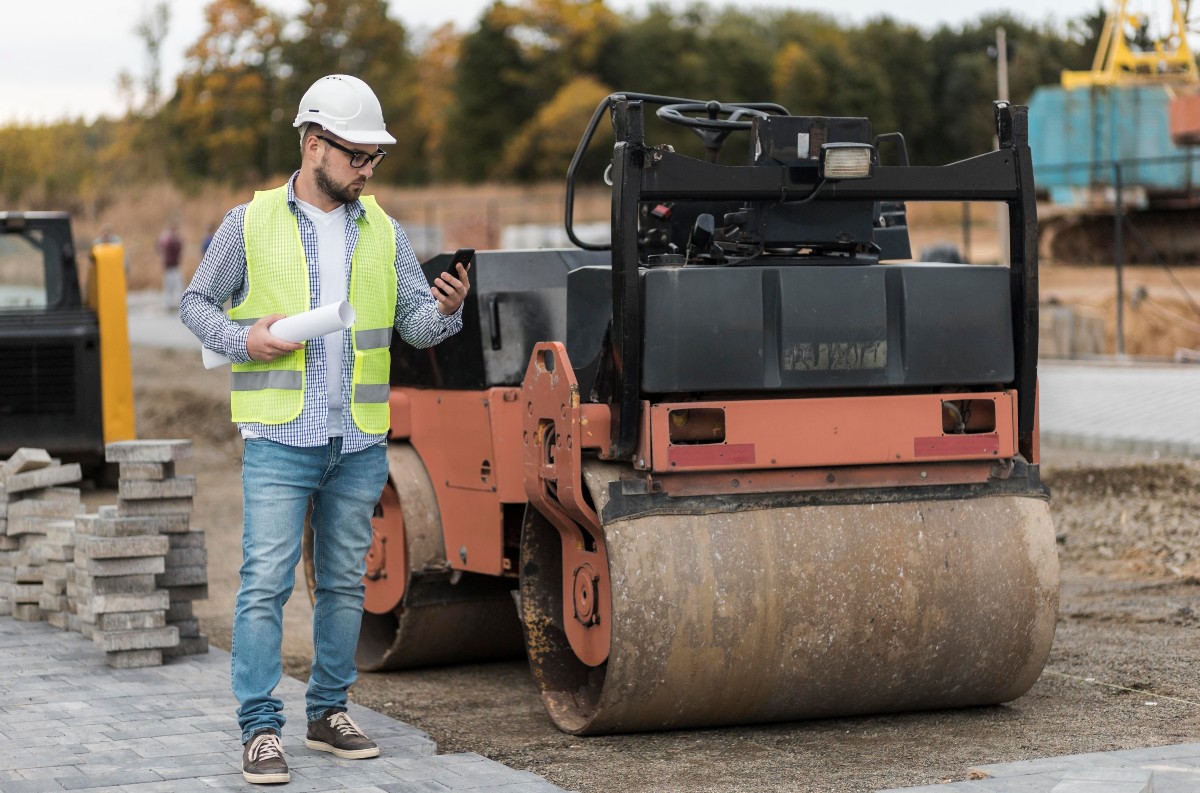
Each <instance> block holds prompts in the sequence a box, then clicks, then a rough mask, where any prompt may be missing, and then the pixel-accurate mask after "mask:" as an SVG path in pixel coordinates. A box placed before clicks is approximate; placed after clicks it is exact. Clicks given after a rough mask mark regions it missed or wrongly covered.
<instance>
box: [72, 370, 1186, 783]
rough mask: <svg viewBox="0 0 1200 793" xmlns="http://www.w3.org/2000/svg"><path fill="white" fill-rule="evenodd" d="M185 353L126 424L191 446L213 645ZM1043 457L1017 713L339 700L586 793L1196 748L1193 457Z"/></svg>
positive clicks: (224, 605)
mask: <svg viewBox="0 0 1200 793" xmlns="http://www.w3.org/2000/svg"><path fill="white" fill-rule="evenodd" d="M193 357H194V355H193V354H191V353H180V352H172V351H164V350H156V349H150V348H143V347H137V348H135V350H134V376H135V390H136V399H137V405H138V422H139V426H138V430H139V434H140V436H141V437H145V438H153V437H159V438H171V437H191V438H192V439H193V440H194V441H195V455H194V459H193V460H192V461H191V463H190V469H191V470H190V471H187V472H190V473H194V474H195V475H196V476H197V479H198V486H199V492H198V495H197V497H196V502H195V514H194V522H195V523H196V525H198V526H202V527H203V528H205V529H206V530H207V532H208V544H209V576H210V598H209V600H208V601H207V602H202V603H198V604H197V612H198V614H199V616H200V617H201V620H202V623H203V625H204V630H205V631H206V632H207V633H208V634H209V636H210V637H211V638H212V640H213V642H214V643H215V644H217V645H218V646H222V647H226V648H227V647H228V636H229V621H230V617H229V615H230V614H231V613H232V603H233V597H234V594H235V591H236V587H237V568H238V565H239V564H240V508H241V507H240V504H241V493H240V478H239V477H240V472H239V469H240V465H239V455H240V444H239V443H238V442H237V440H236V437H235V435H234V433H233V429H232V426H231V425H230V424H229V423H228V421H227V419H226V416H227V413H226V410H227V408H226V402H225V400H226V399H227V396H226V394H227V392H226V388H227V386H228V380H227V375H223V374H221V373H218V372H206V371H204V370H202V369H200V367H199V366H198V363H197V362H196V361H194V360H192V358H193ZM181 417H182V420H183V422H184V423H180V421H181ZM1045 458H1046V459H1045V465H1044V469H1045V470H1044V475H1045V479H1046V481H1047V482H1048V483H1049V485H1050V487H1051V488H1052V490H1053V495H1054V499H1053V502H1052V505H1053V506H1052V509H1053V513H1054V518H1055V522H1056V527H1057V531H1058V533H1059V539H1060V544H1059V548H1060V552H1061V560H1062V581H1063V585H1062V601H1061V610H1060V617H1059V623H1058V628H1057V633H1056V636H1055V642H1054V647H1053V649H1052V651H1051V655H1050V660H1049V663H1048V664H1047V666H1046V669H1045V671H1044V673H1043V674H1042V677H1041V679H1040V680H1039V681H1038V682H1037V683H1036V684H1035V685H1034V687H1033V689H1032V690H1031V691H1030V692H1029V693H1028V694H1027V695H1025V696H1024V697H1021V698H1020V699H1018V700H1017V701H1015V702H1012V703H1009V704H1006V705H1002V706H995V707H983V708H971V709H965V710H957V711H938V712H929V713H911V714H901V715H890V716H880V717H862V718H853V719H829V720H822V721H810V722H796V723H788V724H776V725H765V726H763V725H756V726H746V727H736V728H723V729H712V730H687V731H678V732H669V733H658V734H643V735H623V736H612V737H599V738H577V737H573V736H569V735H565V734H563V733H561V732H559V731H558V730H556V729H555V728H554V727H553V725H552V724H551V723H550V721H549V719H548V718H547V717H546V715H545V713H544V711H543V710H542V706H541V704H540V701H539V698H538V695H537V692H536V690H535V688H534V685H533V682H532V680H531V678H530V676H529V673H528V670H527V668H526V667H525V665H524V663H523V662H508V663H496V664H486V665H477V666H463V667H455V668H447V669H434V670H423V671H418V672H404V673H390V674H378V675H376V674H364V675H362V676H361V678H360V680H359V682H358V684H357V685H356V686H355V688H354V689H353V691H352V696H353V697H354V699H355V700H356V701H357V702H359V703H361V704H364V705H366V706H368V707H371V708H373V709H375V710H378V711H381V712H384V713H388V714H390V715H393V716H395V717H397V718H399V719H402V720H404V721H406V722H408V723H410V724H414V725H416V726H418V727H420V728H421V729H423V730H425V731H427V732H428V733H429V734H430V736H431V737H432V738H433V739H434V740H436V741H437V743H438V746H439V749H440V751H442V752H460V751H474V752H478V753H480V754H483V755H485V756H487V757H490V758H492V759H495V760H498V761H500V762H503V763H505V764H507V765H510V766H512V767H516V768H524V769H529V770H532V771H534V772H536V773H538V774H541V775H543V776H545V777H546V778H547V779H549V780H551V781H552V782H555V783H556V784H558V785H560V786H562V787H564V788H567V789H570V790H576V791H582V792H583V793H601V791H604V792H608V791H630V792H631V793H635V792H640V791H646V792H647V793H648V792H649V791H657V792H662V793H666V792H668V791H679V792H680V793H684V792H686V793H699V791H705V792H706V793H710V792H712V793H723V792H725V791H747V790H755V791H831V792H838V791H874V790H879V789H883V788H890V787H901V786H910V785H925V784H930V783H936V782H942V781H959V780H964V779H967V778H969V775H970V769H971V767H972V766H975V765H980V764H985V763H995V762H1003V761H1011V760H1022V759H1031V758H1035V757H1045V756H1052V755H1060V754H1073V753H1079V752H1094V751H1108V750H1118V749H1130V748H1135V747H1145V746H1157V745H1165V744H1172V743H1182V742H1189V741H1195V740H1197V739H1198V735H1200V729H1198V727H1200V664H1197V660H1200V641H1198V639H1197V632H1196V630H1195V628H1196V624H1197V621H1198V619H1200V617H1198V614H1197V611H1196V610H1197V609H1200V606H1198V605H1197V604H1198V601H1197V595H1198V594H1200V589H1198V586H1197V585H1198V578H1197V575H1198V573H1200V567H1198V564H1200V555H1198V554H1200V551H1198V550H1197V545H1198V544H1197V539H1198V536H1197V535H1198V534H1200V531H1198V527H1197V518H1196V515H1197V514H1198V513H1197V510H1196V506H1197V500H1198V498H1200V496H1197V493H1200V487H1198V486H1200V466H1197V464H1195V463H1191V462H1182V461H1154V460H1145V459H1139V458H1133V457H1106V458H1103V459H1099V458H1096V457H1095V456H1092V455H1083V454H1080V453H1077V452H1072V451H1069V450H1058V449H1053V448H1051V449H1047V450H1045ZM108 497H109V494H107V493H105V492H102V491H97V492H95V493H92V494H89V499H90V500H94V501H96V502H98V503H111V500H109V501H105V499H106V498H108ZM300 580H302V579H300ZM310 615H311V611H310V610H309V608H308V604H307V598H306V597H305V596H304V592H303V588H302V585H301V587H299V588H298V592H297V594H296V596H295V597H293V598H292V600H291V601H290V602H289V604H288V606H287V608H286V616H285V631H286V635H287V638H286V647H285V665H286V668H287V671H288V673H289V674H291V675H293V676H296V677H299V678H302V679H303V678H304V677H305V676H306V675H307V671H308V661H307V659H308V656H309V654H310V652H311V643H310V639H309V623H308V620H309V618H310ZM292 715H293V717H295V716H296V714H292Z"/></svg>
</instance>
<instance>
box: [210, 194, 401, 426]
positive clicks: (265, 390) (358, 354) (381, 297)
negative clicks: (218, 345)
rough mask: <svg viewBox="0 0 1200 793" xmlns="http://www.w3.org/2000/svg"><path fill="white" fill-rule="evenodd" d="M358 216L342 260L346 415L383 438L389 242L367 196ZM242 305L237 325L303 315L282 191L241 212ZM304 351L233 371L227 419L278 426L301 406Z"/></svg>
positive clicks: (296, 250)
mask: <svg viewBox="0 0 1200 793" xmlns="http://www.w3.org/2000/svg"><path fill="white" fill-rule="evenodd" d="M361 201H362V204H363V207H364V208H365V210H366V212H365V213H364V214H363V216H362V217H359V218H358V220H357V221H356V222H357V224H358V244H357V245H355V246H354V255H353V257H352V258H351V261H350V305H351V306H353V307H354V312H355V321H354V324H353V325H352V326H351V328H350V331H351V332H352V333H353V340H354V344H353V350H354V370H353V377H352V381H351V382H352V384H353V391H352V393H351V395H350V414H351V415H352V416H353V417H354V423H355V424H357V425H358V428H359V429H360V430H362V431H363V432H365V433H368V434H372V435H382V434H384V433H386V432H387V431H388V427H389V425H390V419H391V416H390V414H389V411H388V393H389V387H388V379H389V377H390V374H391V350H390V345H391V339H392V326H393V324H394V322H395V317H396V266H395V261H396V236H395V232H394V231H393V228H392V224H391V221H389V220H388V217H387V215H385V214H384V212H383V210H382V209H380V208H379V205H378V204H377V203H376V201H375V198H374V197H373V196H363V197H362V199H361ZM242 231H243V235H244V238H245V245H246V280H247V284H248V287H249V288H248V290H247V293H246V299H245V300H243V301H242V302H241V303H239V304H238V305H237V306H235V307H234V308H232V309H230V310H229V318H230V319H232V320H233V321H234V322H237V323H238V324H240V325H253V324H254V323H255V322H257V321H258V320H259V319H260V318H262V317H265V316H267V315H268V314H286V315H287V316H292V315H294V314H299V313H302V312H304V311H308V309H309V306H310V295H309V286H308V263H307V260H306V259H305V257H304V244H303V243H302V242H301V241H300V227H299V224H298V222H297V219H296V216H295V215H293V214H292V211H291V209H289V208H288V203H287V185H284V186H282V187H278V188H276V189H274V190H266V191H260V192H256V193H255V194H254V200H253V201H251V202H250V204H249V206H247V207H246V215H245V220H244V225H243V230H242ZM304 367H305V362H304V350H297V351H295V352H292V353H288V354H287V355H281V356H279V357H278V358H276V359H275V360H274V361H271V362H269V363H261V362H259V361H251V362H250V363H238V364H234V365H233V378H232V394H231V398H230V405H231V408H232V413H233V420H234V421H236V422H255V423H259V424H285V423H287V422H289V421H292V420H293V419H295V418H296V417H297V416H299V415H300V411H301V410H302V409H303V407H304V388H305V383H306V378H305V368H304Z"/></svg>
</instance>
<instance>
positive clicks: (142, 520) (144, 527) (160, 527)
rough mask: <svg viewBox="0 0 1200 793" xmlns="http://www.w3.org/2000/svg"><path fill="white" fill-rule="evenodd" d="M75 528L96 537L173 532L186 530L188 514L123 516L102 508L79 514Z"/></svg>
mask: <svg viewBox="0 0 1200 793" xmlns="http://www.w3.org/2000/svg"><path fill="white" fill-rule="evenodd" d="M75 530H76V531H77V532H79V533H81V534H92V535H95V536H97V537H135V536H139V535H143V534H173V533H179V532H186V531H187V530H188V515H187V514H184V513H180V514H176V515H150V516H145V517H132V516H129V517H123V516H119V515H117V514H116V508H115V507H114V508H113V511H112V514H106V513H105V511H104V508H103V507H101V508H100V511H99V512H97V514H95V515H81V516H79V517H77V518H76V519H75Z"/></svg>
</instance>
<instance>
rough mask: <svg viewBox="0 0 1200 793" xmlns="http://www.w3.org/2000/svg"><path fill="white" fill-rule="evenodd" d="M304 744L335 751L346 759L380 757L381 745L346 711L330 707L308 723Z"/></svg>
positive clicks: (313, 747) (312, 747)
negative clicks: (377, 744) (322, 714)
mask: <svg viewBox="0 0 1200 793" xmlns="http://www.w3.org/2000/svg"><path fill="white" fill-rule="evenodd" d="M304 745H305V746H307V747H308V748H309V749H317V750H319V751H322V752H333V753H334V754H335V755H337V756H338V757H342V758H345V759H346V760H361V759H363V758H364V757H378V756H379V747H378V746H376V744H375V742H374V741H372V740H371V739H370V738H368V737H367V735H366V733H364V732H363V731H362V730H360V729H359V727H358V725H357V724H355V723H354V721H353V720H352V719H351V718H350V717H349V716H348V715H347V714H346V712H345V711H340V710H334V709H333V708H330V709H329V710H327V711H325V715H324V716H322V717H321V718H319V719H317V720H316V721H310V722H309V723H308V735H307V736H305V738H304Z"/></svg>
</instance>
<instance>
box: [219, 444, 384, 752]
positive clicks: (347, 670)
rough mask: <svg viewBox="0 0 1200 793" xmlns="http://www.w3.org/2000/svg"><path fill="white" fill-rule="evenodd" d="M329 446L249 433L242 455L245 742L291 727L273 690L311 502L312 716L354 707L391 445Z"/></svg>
mask: <svg viewBox="0 0 1200 793" xmlns="http://www.w3.org/2000/svg"><path fill="white" fill-rule="evenodd" d="M341 448H342V444H341V438H331V439H330V442H329V443H328V444H327V445H325V446H313V447H307V448H305V447H295V446H285V445H283V444H279V443H275V442H274V441H269V440H266V439H265V438H250V439H247V440H246V445H245V449H244V451H243V453H242V494H243V499H244V524H243V529H242V570H241V576H242V584H241V587H240V588H239V589H238V594H237V601H236V603H235V604H234V609H233V641H232V647H231V656H232V659H233V660H232V680H233V694H234V696H235V697H236V698H237V701H238V703H239V705H238V711H237V716H238V724H239V725H240V726H241V729H242V742H243V743H244V742H246V741H247V740H249V739H250V737H251V736H253V734H254V733H255V732H256V731H257V730H261V729H262V728H264V727H273V728H275V729H277V730H279V729H281V728H282V727H283V723H284V721H285V719H284V716H283V702H282V701H280V700H279V699H278V698H277V697H275V696H273V692H274V690H275V686H276V685H278V684H279V680H280V678H281V677H282V676H283V658H282V647H283V604H284V603H286V602H287V599H288V597H289V596H290V595H291V594H292V588H293V587H294V586H295V583H296V563H297V562H298V561H299V560H300V541H301V536H302V534H303V531H304V516H305V513H306V511H307V510H308V507H309V503H310V500H311V504H312V515H311V518H310V521H311V523H312V527H313V539H314V543H313V564H314V570H315V573H316V600H315V603H314V604H313V662H312V674H311V676H310V677H309V681H308V691H307V694H306V696H305V704H306V708H305V710H306V714H305V715H306V716H307V718H308V720H309V721H312V720H313V719H316V718H319V717H320V716H321V715H322V714H323V713H324V712H325V711H326V710H327V709H328V708H341V709H345V707H346V690H347V689H348V688H349V687H350V685H351V684H352V683H353V682H354V681H355V679H356V678H357V676H358V672H357V669H356V668H355V666H354V651H355V648H356V647H357V645H358V631H359V627H360V625H361V623H362V603H363V583H362V577H363V574H364V573H365V572H366V556H367V550H368V549H369V548H370V545H371V516H372V514H373V513H374V510H375V504H376V502H378V500H379V496H380V494H381V493H382V492H383V486H384V484H385V483H386V481H387V450H386V448H385V446H384V445H383V444H379V445H375V446H370V447H368V448H366V449H364V450H362V451H360V452H354V453H353V454H342V451H341Z"/></svg>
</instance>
